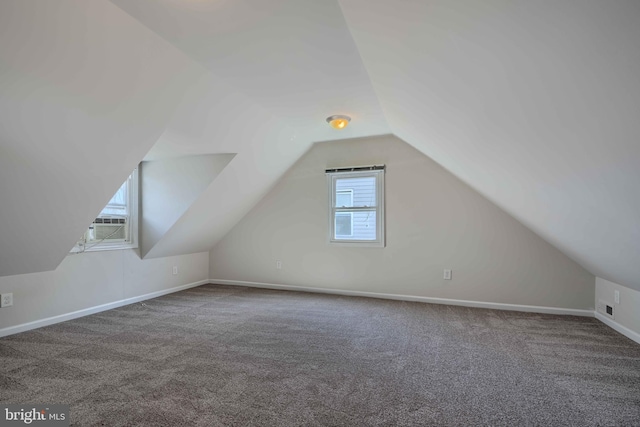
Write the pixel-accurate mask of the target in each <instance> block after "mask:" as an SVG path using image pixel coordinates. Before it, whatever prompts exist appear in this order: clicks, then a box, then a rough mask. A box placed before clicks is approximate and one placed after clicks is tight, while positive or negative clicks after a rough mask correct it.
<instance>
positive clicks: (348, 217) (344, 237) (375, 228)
mask: <svg viewBox="0 0 640 427" xmlns="http://www.w3.org/2000/svg"><path fill="white" fill-rule="evenodd" d="M327 176H328V177H329V179H328V181H329V191H330V199H331V200H330V203H331V204H330V212H329V215H330V221H329V224H330V225H329V242H330V243H332V244H333V243H336V244H346V245H351V246H384V213H383V208H384V204H383V200H384V170H383V169H382V170H365V171H349V172H333V171H332V172H329V171H327Z"/></svg>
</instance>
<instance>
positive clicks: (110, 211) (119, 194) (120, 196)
mask: <svg viewBox="0 0 640 427" xmlns="http://www.w3.org/2000/svg"><path fill="white" fill-rule="evenodd" d="M128 181H129V180H127V181H125V183H124V184H122V187H120V188H119V189H118V191H116V194H114V195H113V197H112V198H111V200H109V203H107V206H105V208H104V209H103V210H102V212H101V213H100V215H126V214H127V184H128Z"/></svg>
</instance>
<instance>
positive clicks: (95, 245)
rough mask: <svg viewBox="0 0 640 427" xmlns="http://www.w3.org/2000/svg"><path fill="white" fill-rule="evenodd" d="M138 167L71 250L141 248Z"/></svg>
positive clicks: (75, 251)
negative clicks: (139, 236)
mask: <svg viewBox="0 0 640 427" xmlns="http://www.w3.org/2000/svg"><path fill="white" fill-rule="evenodd" d="M137 236H138V170H137V169H136V170H134V171H133V173H132V174H131V175H129V178H127V180H126V181H125V182H124V183H123V184H122V186H121V187H120V188H119V189H118V191H116V194H114V195H113V197H112V198H111V200H109V203H107V206H105V207H104V209H102V211H101V212H100V214H99V215H98V217H97V218H95V219H94V220H93V222H92V223H91V224H90V225H89V228H88V229H87V231H85V233H84V234H83V236H82V238H81V239H80V240H79V241H78V243H77V244H76V245H75V246H74V247H73V249H72V250H71V252H72V253H79V252H87V251H102V250H110V249H127V248H137V247H138V242H137V241H138V239H137Z"/></svg>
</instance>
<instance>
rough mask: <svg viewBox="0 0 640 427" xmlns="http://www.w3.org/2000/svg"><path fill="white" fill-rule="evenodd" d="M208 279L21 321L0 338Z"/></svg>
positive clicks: (178, 289) (166, 292)
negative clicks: (25, 321)
mask: <svg viewBox="0 0 640 427" xmlns="http://www.w3.org/2000/svg"><path fill="white" fill-rule="evenodd" d="M210 282H211V281H210V280H199V281H197V282H192V283H187V284H186V285H180V286H175V287H173V288H168V289H162V290H160V291H156V292H151V293H148V294H144V295H139V296H136V297H131V298H125V299H122V300H118V301H113V302H110V303H107V304H101V305H96V306H93V307H88V308H83V309H81V310H77V311H72V312H70V313H64V314H59V315H57V316H51V317H47V318H44V319H38V320H34V321H31V322H27V323H21V324H18V325H14V326H8V327H6V328H2V329H0V338H1V337H6V336H9V335H14V334H18V333H20V332H26V331H30V330H32V329H37V328H42V327H44V326H50V325H54V324H56V323H61V322H66V321H67V320H73V319H77V318H79V317H84V316H88V315H90V314H95V313H100V312H101V311H106V310H111V309H114V308H118V307H122V306H125V305H129V304H133V303H136V302H140V301H145V300H148V299H151V298H156V297H160V296H163V295H167V294H172V293H174V292H179V291H184V290H185V289H190V288H195V287H196V286H202V285H206V284H208V283H210Z"/></svg>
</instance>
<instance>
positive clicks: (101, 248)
mask: <svg viewBox="0 0 640 427" xmlns="http://www.w3.org/2000/svg"><path fill="white" fill-rule="evenodd" d="M125 249H138V245H137V244H135V243H128V244H122V245H119V244H110V245H96V246H90V247H87V248H81V247H78V246H74V247H73V249H71V251H69V255H78V254H84V253H88V252H102V251H121V250H125Z"/></svg>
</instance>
